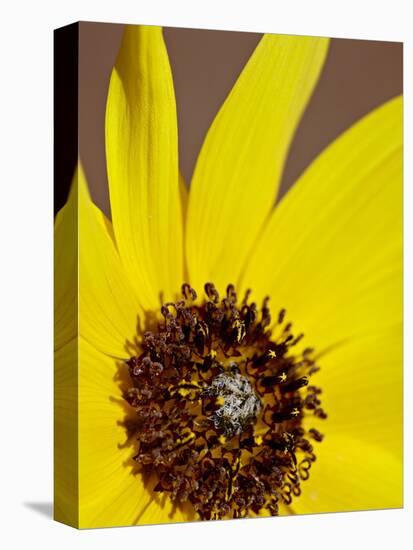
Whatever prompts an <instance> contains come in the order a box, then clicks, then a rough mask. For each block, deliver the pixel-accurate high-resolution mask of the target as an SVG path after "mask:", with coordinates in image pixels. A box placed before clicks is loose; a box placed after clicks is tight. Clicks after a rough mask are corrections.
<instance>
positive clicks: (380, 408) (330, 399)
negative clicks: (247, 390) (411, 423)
mask: <svg viewBox="0 0 413 550" xmlns="http://www.w3.org/2000/svg"><path fill="white" fill-rule="evenodd" d="M402 351H403V350H402V341H401V327H399V326H396V327H391V328H389V329H387V330H385V331H382V332H379V333H377V334H373V335H368V336H364V337H359V338H355V339H354V340H352V341H350V342H348V343H347V344H346V345H343V346H340V347H338V348H337V349H335V350H333V351H332V352H331V353H328V354H326V355H324V356H322V357H321V358H320V360H319V364H320V365H321V370H320V371H319V373H317V375H316V376H314V379H312V382H314V384H316V385H318V386H319V387H320V388H322V391H323V393H322V405H323V408H324V409H325V410H326V411H327V413H328V418H327V420H324V421H319V423H317V424H316V426H315V427H317V428H318V429H319V430H320V431H321V432H323V433H325V434H326V436H327V439H329V438H330V435H331V436H338V435H346V436H347V437H353V438H354V439H357V440H360V441H363V442H364V443H365V444H366V445H367V444H371V445H374V446H375V447H376V448H380V449H383V450H384V451H385V452H386V453H388V454H392V455H393V456H394V457H395V458H398V459H399V460H400V461H401V460H402V454H403V372H402ZM306 424H307V426H308V427H311V426H312V425H314V420H313V418H312V417H309V418H308V421H307V422H306ZM342 452H343V453H345V450H343V451H342ZM320 453H323V444H322V445H320Z"/></svg>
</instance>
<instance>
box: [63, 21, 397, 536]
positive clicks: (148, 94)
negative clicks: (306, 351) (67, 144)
mask: <svg viewBox="0 0 413 550" xmlns="http://www.w3.org/2000/svg"><path fill="white" fill-rule="evenodd" d="M327 45H328V41H327V40H324V39H319V38H309V37H285V36H265V37H264V38H263V39H262V40H261V42H260V44H259V46H258V47H257V49H256V51H255V52H254V54H253V55H252V57H251V59H250V61H249V62H248V64H247V66H246V67H245V69H244V71H243V72H242V73H241V75H240V77H239V79H238V81H237V83H236V84H235V86H234V89H233V90H232V92H231V93H230V95H229V97H228V98H227V100H226V101H225V103H224V105H223V107H222V109H221V111H220V112H219V113H218V115H217V117H216V119H215V121H214V122H213V124H212V126H211V129H210V131H209V133H208V136H207V138H206V140H205V143H204V145H203V148H202V150H201V153H200V156H199V160H198V164H197V167H196V170H195V174H194V179H193V182H192V183H191V186H190V191H189V193H188V192H187V191H186V189H185V187H184V186H183V185H182V184H183V181H182V178H181V177H180V175H179V171H178V152H177V131H176V113H175V100H174V95H173V86H172V79H171V71H170V67H169V62H168V58H167V53H166V49H165V45H164V43H163V38H162V32H161V29H159V28H156V27H129V28H128V29H127V31H126V33H125V38H124V42H123V45H122V48H121V52H120V54H119V58H118V60H117V62H116V66H115V68H114V71H113V74H112V78H111V84H110V92H109V98H108V107H107V118H106V143H107V161H108V173H109V184H110V198H111V210H112V217H113V230H112V224H111V223H110V222H109V221H108V220H107V219H106V218H105V217H104V216H103V214H102V213H101V212H100V211H99V210H98V209H97V207H96V206H95V205H94V204H93V203H92V201H91V199H90V197H89V194H88V191H87V186H86V183H85V181H84V176H83V174H82V172H81V171H79V197H78V200H79V205H78V216H79V291H80V299H79V302H80V305H79V323H80V338H79V339H78V340H77V339H76V335H74V341H75V342H76V344H78V353H79V400H78V407H79V419H78V423H79V448H78V452H79V488H78V491H79V510H78V514H79V525H80V526H81V527H103V526H109V525H129V524H134V523H160V522H169V521H185V520H189V519H194V518H195V516H194V514H193V512H192V511H191V510H189V509H185V510H181V509H177V510H173V507H172V505H171V503H170V501H169V499H168V498H167V497H165V496H162V495H159V494H157V495H155V494H153V492H152V491H151V488H152V487H153V482H154V480H148V481H147V482H145V484H144V483H143V481H142V478H141V476H140V475H139V474H138V475H137V474H135V473H134V471H133V464H132V460H131V456H132V454H133V444H132V442H128V441H127V435H126V431H125V429H124V427H123V425H122V423H123V421H124V420H125V418H126V417H127V415H128V414H129V413H132V411H130V410H128V406H127V404H126V403H125V401H124V400H123V399H122V388H124V387H125V379H124V378H123V374H122V372H123V371H122V359H126V358H127V357H129V356H130V354H131V353H130V350H128V349H127V346H125V344H126V341H127V340H128V341H129V343H130V344H129V345H130V346H132V348H133V346H138V345H139V343H138V342H134V341H133V339H134V335H135V334H136V330H135V328H136V322H137V316H139V319H140V321H141V322H144V316H145V313H146V312H150V311H154V310H155V311H157V310H158V309H159V306H160V303H161V302H160V296H161V295H162V298H163V299H169V298H170V297H173V296H176V295H177V294H178V293H179V290H180V286H181V283H182V282H184V281H185V280H187V282H189V283H190V284H191V285H192V286H194V288H196V290H197V291H198V293H201V292H202V287H203V284H204V283H205V282H207V281H208V280H212V281H213V282H215V283H217V284H218V285H220V286H223V285H226V284H227V283H229V282H232V283H234V284H236V285H237V290H238V289H239V288H240V287H242V288H244V289H245V288H246V287H247V286H249V287H251V288H252V289H253V292H254V296H255V297H257V298H259V299H261V298H262V297H264V295H266V294H269V295H270V296H271V306H272V310H273V312H274V314H276V311H277V309H281V308H282V307H285V308H286V309H287V317H288V319H291V320H292V321H294V324H295V329H296V331H297V332H299V331H300V330H303V331H304V332H305V339H304V340H303V342H304V345H306V346H308V345H314V346H315V347H316V349H317V351H318V352H319V353H320V358H319V364H320V365H321V367H322V369H321V371H320V373H318V374H317V375H316V377H315V379H314V382H315V383H316V384H317V385H319V386H321V387H322V388H323V389H324V396H323V405H325V409H326V410H327V411H328V413H329V418H328V419H327V420H326V421H324V422H321V421H318V422H319V424H318V425H317V423H316V422H314V421H311V424H312V425H315V426H316V427H319V428H320V429H321V431H323V432H324V433H325V434H326V437H325V440H324V441H323V442H322V443H321V444H316V446H317V449H316V454H317V461H316V463H315V464H314V466H313V467H312V469H311V475H310V479H309V480H308V481H305V482H303V484H302V495H301V496H300V497H299V498H298V499H294V500H293V503H292V505H291V506H290V507H288V508H287V507H283V510H282V513H294V512H295V513H314V512H326V511H340V510H360V509H370V508H387V507H391V508H393V507H400V506H401V505H402V462H401V451H402V433H401V421H402V342H401V322H402V301H401V299H402V294H401V293H402V287H401V264H402V228H401V192H402V158H401V146H402V134H401V124H402V102H401V99H400V98H397V99H394V100H392V101H390V102H388V103H387V104H385V105H384V106H382V107H380V108H378V109H376V110H375V111H374V112H372V113H371V114H370V115H368V116H367V117H365V118H364V119H362V120H361V121H360V122H358V123H357V124H355V125H354V126H353V127H352V128H350V129H349V130H348V131H347V132H345V133H344V134H343V135H342V136H341V137H339V138H338V139H337V140H336V141H335V142H334V143H333V144H331V145H330V146H329V147H328V148H327V149H326V150H325V151H324V152H323V153H322V154H321V155H320V156H319V157H318V159H316V160H315V161H314V162H313V163H312V165H311V166H310V167H309V168H308V169H307V170H306V171H305V173H304V174H303V175H302V176H301V177H300V179H299V180H298V181H297V183H296V184H295V185H294V187H293V188H292V189H291V190H290V191H289V192H288V194H287V195H286V196H285V197H284V198H283V199H282V201H281V202H280V204H279V205H277V206H276V208H275V209H273V208H272V205H273V201H274V198H275V196H276V192H277V187H278V184H279V178H280V174H281V172H282V169H283V166H284V163H285V157H286V153H287V150H288V147H289V144H290V143H291V139H292V137H293V133H294V130H295V128H296V126H297V124H298V122H299V120H300V117H301V115H302V113H303V111H304V109H305V106H306V104H307V102H308V99H309V97H310V95H311V92H312V90H313V88H314V87H315V85H316V82H317V78H318V76H319V74H320V71H321V69H322V65H323V62H324V59H325V56H326V52H327ZM65 209H66V212H67V211H70V201H69V205H68V206H66V207H65ZM63 214H64V213H63V212H62V213H61V214H59V216H58V219H57V222H56V243H57V245H58V246H59V247H60V246H62V245H63V244H64V242H66V239H67V242H69V241H70V231H67V230H66V229H65V226H66V224H67V223H68V219H69V218H70V216H67V215H63ZM72 219H73V217H72ZM184 238H185V241H186V245H185V246H186V248H185V250H186V254H184V250H183V239H184ZM67 261H69V260H67ZM70 261H72V260H70ZM58 269H59V268H58ZM186 270H187V271H186ZM185 273H188V276H187V275H184V274H185ZM70 280H71V279H68V281H69V282H70ZM65 281H66V279H65ZM65 296H66V297H67V299H68V300H72V297H73V295H72V293H70V292H65V291H64V290H62V291H59V292H58V293H57V297H58V303H57V305H58V307H59V312H58V313H59V315H60V311H62V314H61V316H59V317H58V319H57V321H58V322H57V326H58V330H57V333H56V334H57V343H58V348H59V349H60V348H61V349H62V350H63V351H62V352H61V353H62V354H63V355H64V354H65V350H66V349H67V346H73V345H74V344H73V342H70V338H69V336H70V335H71V334H73V331H72V329H73V325H70V323H69V325H68V326H69V328H68V327H67V326H65V323H64V320H65V319H66V318H68V317H69V316H66V314H65V311H67V310H65V309H62V310H60V305H59V304H61V303H64V297H65ZM69 305H70V304H69ZM70 326H72V329H70ZM68 335H69V336H68ZM68 338H69V340H68ZM132 348H131V349H132ZM72 349H73V348H72ZM75 349H77V348H76V345H75ZM60 355H61V354H59V352H58V354H57V357H56V359H57V364H56V372H57V382H58V383H57V390H58V391H57V405H58V408H57V409H56V416H57V422H60V423H61V421H62V420H61V415H62V414H66V413H65V411H66V410H67V408H68V407H72V409H76V404H77V403H75V402H74V401H73V399H72V400H70V398H68V399H66V400H65V398H64V396H63V393H62V392H63V390H64V387H65V386H64V384H65V383H67V384H68V387H75V381H76V380H73V377H72V378H71V377H70V376H69V373H68V376H66V378H65V371H64V369H65V368H68V367H65V361H61V360H59V357H60ZM66 364H67V362H66ZM72 369H76V366H75V365H74V366H73V367H72ZM72 397H73V396H72ZM67 418H69V417H67ZM60 425H61V424H59V429H60ZM74 425H75V426H76V422H75V424H73V422H72V424H71V426H69V428H68V429H66V427H65V426H62V427H61V435H62V437H61V440H60V444H63V443H64V441H62V439H63V436H64V435H65V434H66V433H69V432H70V433H72V434H73V426H74ZM67 460H68V461H69V460H71V461H72V463H73V461H74V460H75V456H74V455H73V454H71V455H70V457H68V458H67ZM74 475H75V474H74ZM58 477H59V472H58ZM71 491H72V488H71V487H70V486H67V485H65V484H64V483H60V484H59V492H60V495H61V502H63V503H64V502H65V501H67V502H69V501H73V498H72V497H73V491H72V492H71ZM69 509H70V507H69Z"/></svg>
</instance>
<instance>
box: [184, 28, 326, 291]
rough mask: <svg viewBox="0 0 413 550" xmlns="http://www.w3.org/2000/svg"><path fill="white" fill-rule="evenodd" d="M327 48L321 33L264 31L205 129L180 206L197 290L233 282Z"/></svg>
mask: <svg viewBox="0 0 413 550" xmlns="http://www.w3.org/2000/svg"><path fill="white" fill-rule="evenodd" d="M327 48H328V40H327V39H324V38H312V37H305V36H304V37H297V36H282V35H265V36H264V37H263V38H262V40H261V42H260V43H259V45H258V46H257V48H256V50H255V52H254V53H253V55H252V56H251V58H250V60H249V62H248V63H247V65H246V67H245V68H244V70H243V72H242V73H241V75H240V77H239V78H238V81H237V82H236V84H235V86H234V87H233V89H232V91H231V93H230V94H229V96H228V98H227V99H226V101H225V103H224V104H223V106H222V108H221V110H220V111H219V113H218V115H217V116H216V118H215V120H214V122H213V124H212V126H211V128H210V129H209V132H208V134H207V137H206V139H205V142H204V144H203V146H202V149H201V152H200V155H199V158H198V161H197V165H196V168H195V172H194V176H193V180H192V183H191V192H190V197H189V206H188V226H187V233H186V250H187V261H188V268H189V274H190V279H191V283H192V284H193V286H195V288H196V289H197V290H199V289H200V288H202V286H203V284H204V283H205V282H207V281H213V282H214V283H215V284H216V285H218V288H220V289H221V288H222V287H223V286H226V285H227V284H228V283H229V282H232V283H237V281H238V276H239V274H240V270H241V267H242V265H243V264H244V262H245V259H246V257H247V255H248V253H249V251H250V248H251V246H252V244H253V242H254V240H255V239H256V237H257V235H258V232H259V230H260V228H261V227H262V225H263V223H264V221H265V218H266V216H267V215H268V213H269V212H270V210H271V209H272V207H273V204H274V199H275V197H276V194H277V189H278V186H279V182H280V176H281V172H282V169H283V165H284V162H285V158H286V155H287V152H288V147H289V145H290V143H291V140H292V137H293V134H294V131H295V128H296V126H297V124H298V122H299V120H300V117H301V115H302V113H303V111H304V108H305V106H306V104H307V102H308V100H309V98H310V96H311V93H312V91H313V89H314V86H315V84H316V82H317V80H318V76H319V74H320V71H321V68H322V66H323V63H324V60H325V57H326V53H327Z"/></svg>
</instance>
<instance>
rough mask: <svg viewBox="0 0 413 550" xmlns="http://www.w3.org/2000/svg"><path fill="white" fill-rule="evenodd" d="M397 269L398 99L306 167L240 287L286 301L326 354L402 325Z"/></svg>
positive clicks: (309, 339) (275, 302)
mask: <svg viewBox="0 0 413 550" xmlns="http://www.w3.org/2000/svg"><path fill="white" fill-rule="evenodd" d="M401 269H402V100H401V98H396V99H394V100H392V101H390V102H388V103H386V104H385V105H384V106H382V107H380V108H378V109H376V110H375V111H373V112H372V113H371V114H369V115H368V116H366V117H365V118H363V119H362V120H361V121H360V122H358V123H357V124H356V125H354V126H353V127H352V128H351V129H349V130H348V131H347V132H345V133H344V134H343V135H342V136H341V137H340V138H338V139H337V140H336V141H335V142H334V143H333V144H332V145H331V146H330V147H328V148H327V149H326V150H325V151H324V152H323V153H322V154H321V155H320V157H318V159H316V160H315V161H314V163H313V164H312V165H311V166H310V167H309V168H308V169H307V171H306V172H305V173H304V174H303V176H302V177H301V178H300V179H299V181H298V182H297V183H296V185H295V186H294V187H293V188H292V189H291V191H290V192H289V193H288V194H287V196H286V197H285V198H284V199H283V200H282V201H281V204H280V205H279V206H278V208H276V210H275V212H274V214H273V216H272V218H271V220H270V222H269V223H268V225H267V227H266V230H265V232H264V234H263V236H262V238H261V239H260V241H259V243H258V244H257V246H256V247H255V250H254V253H253V254H252V256H251V258H250V261H249V264H248V268H247V270H246V273H245V277H244V280H243V285H244V288H245V287H251V288H253V291H254V296H255V297H256V298H257V299H258V300H261V299H262V297H264V296H265V295H267V294H268V295H269V296H270V297H271V300H272V306H273V309H274V310H275V311H276V310H277V308H281V307H285V308H286V309H287V314H288V318H289V319H290V320H291V321H293V322H294V323H295V326H296V330H297V331H299V332H301V331H303V332H304V333H305V336H306V337H305V339H304V340H303V342H304V343H305V344H306V345H310V346H314V347H315V348H316V349H317V350H318V351H323V350H325V349H327V348H329V347H331V346H336V345H338V344H343V343H345V342H348V341H350V340H351V339H354V338H362V337H364V336H368V335H373V334H377V333H378V332H380V331H384V330H386V329H387V328H389V327H392V326H399V327H400V323H401V319H402V277H401V273H402V272H401ZM241 291H242V288H241ZM400 337H401V333H400V332H399V338H400ZM382 352H383V354H384V356H385V354H386V342H385V341H383V343H382Z"/></svg>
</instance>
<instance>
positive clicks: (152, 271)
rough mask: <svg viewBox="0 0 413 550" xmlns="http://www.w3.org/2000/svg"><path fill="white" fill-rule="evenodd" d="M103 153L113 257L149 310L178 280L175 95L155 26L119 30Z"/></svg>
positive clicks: (177, 285)
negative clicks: (114, 247) (121, 34)
mask: <svg viewBox="0 0 413 550" xmlns="http://www.w3.org/2000/svg"><path fill="white" fill-rule="evenodd" d="M154 104H156V106H157V107H156V108H155V109H154V108H153V105H154ZM106 158H107V167H108V176H109V191H110V203H111V210H112V218H113V229H114V233H115V236H116V242H117V245H118V249H119V255H120V257H121V259H122V264H123V266H124V268H125V270H126V272H127V273H128V275H129V276H130V280H131V284H132V286H133V287H134V289H135V291H136V292H137V294H139V296H140V299H141V301H142V306H143V307H145V308H155V307H156V306H157V304H158V303H159V292H160V291H162V292H163V296H164V299H165V300H170V299H172V298H173V297H174V296H175V295H176V292H177V289H179V288H180V285H181V284H182V279H183V257H182V221H181V220H182V218H181V203H180V191H179V171H178V129H177V120H176V107H175V94H174V88H173V82H172V73H171V69H170V66H169V61H168V54H167V51H166V47H165V44H164V41H163V37H162V29H160V28H158V27H140V28H139V31H138V32H137V30H136V27H128V28H127V29H126V31H125V33H124V37H123V43H122V47H121V50H120V53H119V56H118V59H117V60H116V64H115V67H114V69H113V72H112V77H111V80H110V86H109V95H108V101H107V110H106Z"/></svg>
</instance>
